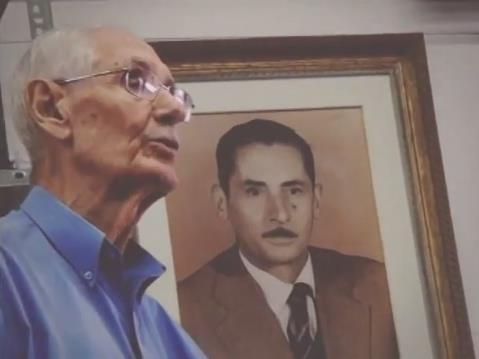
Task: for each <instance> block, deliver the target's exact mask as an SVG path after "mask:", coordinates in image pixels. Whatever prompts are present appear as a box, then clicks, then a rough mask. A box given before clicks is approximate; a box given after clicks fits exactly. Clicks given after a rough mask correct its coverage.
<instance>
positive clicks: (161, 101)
mask: <svg viewBox="0 0 479 359" xmlns="http://www.w3.org/2000/svg"><path fill="white" fill-rule="evenodd" d="M153 107H154V109H153V116H154V117H155V119H156V121H158V122H160V123H161V124H164V125H175V124H177V123H179V122H183V121H184V120H185V118H186V110H185V108H184V106H183V104H182V103H180V102H179V101H178V100H177V99H175V98H174V97H173V96H172V95H170V94H166V93H160V94H158V96H156V98H155V100H154V101H153Z"/></svg>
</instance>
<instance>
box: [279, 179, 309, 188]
mask: <svg viewBox="0 0 479 359" xmlns="http://www.w3.org/2000/svg"><path fill="white" fill-rule="evenodd" d="M305 185H306V181H303V180H291V181H286V182H283V183H281V186H282V187H294V186H303V187H304V186H305Z"/></svg>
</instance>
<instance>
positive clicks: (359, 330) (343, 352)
mask: <svg viewBox="0 0 479 359" xmlns="http://www.w3.org/2000/svg"><path fill="white" fill-rule="evenodd" d="M314 262H316V263H315V265H313V268H314V272H315V273H314V276H315V281H316V305H317V312H318V317H319V328H320V330H321V336H322V338H323V343H324V346H325V349H326V353H327V358H328V359H330V358H331V359H336V358H338V359H343V358H355V359H369V358H370V355H371V351H370V330H371V328H370V326H371V323H370V311H369V307H368V306H367V305H365V304H364V303H362V302H361V301H359V300H357V299H356V298H355V296H354V287H352V284H351V283H350V282H348V281H347V280H345V279H341V278H338V276H335V273H334V272H333V271H330V270H329V268H328V267H329V266H328V264H329V263H328V260H327V258H321V257H320V259H316V260H315V261H314ZM319 268H321V270H319Z"/></svg>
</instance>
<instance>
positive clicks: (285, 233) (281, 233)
mask: <svg viewBox="0 0 479 359" xmlns="http://www.w3.org/2000/svg"><path fill="white" fill-rule="evenodd" d="M297 236H298V235H297V234H296V233H294V232H293V231H290V230H289V229H286V228H283V227H278V228H275V229H273V230H271V231H268V232H264V233H263V234H262V237H263V238H275V237H288V238H296V237H297Z"/></svg>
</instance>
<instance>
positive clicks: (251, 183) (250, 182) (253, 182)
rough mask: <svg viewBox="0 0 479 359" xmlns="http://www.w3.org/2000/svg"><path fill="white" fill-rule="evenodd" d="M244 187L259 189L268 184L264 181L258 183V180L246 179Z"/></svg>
mask: <svg viewBox="0 0 479 359" xmlns="http://www.w3.org/2000/svg"><path fill="white" fill-rule="evenodd" d="M243 185H244V186H257V187H260V186H266V183H264V182H263V181H256V180H252V179H245V180H244V181H243Z"/></svg>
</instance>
